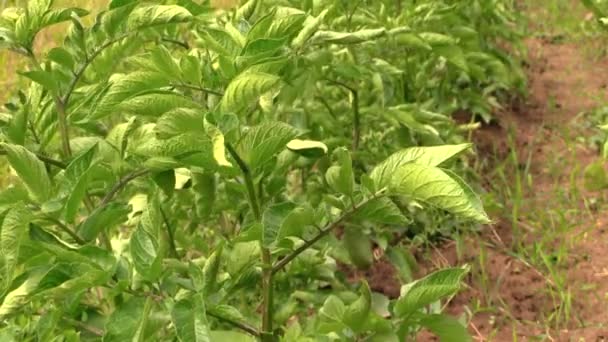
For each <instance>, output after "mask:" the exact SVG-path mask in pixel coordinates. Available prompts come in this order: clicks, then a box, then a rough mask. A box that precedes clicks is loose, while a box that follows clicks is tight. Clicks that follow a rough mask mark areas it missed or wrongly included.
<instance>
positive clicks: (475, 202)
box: [443, 169, 489, 219]
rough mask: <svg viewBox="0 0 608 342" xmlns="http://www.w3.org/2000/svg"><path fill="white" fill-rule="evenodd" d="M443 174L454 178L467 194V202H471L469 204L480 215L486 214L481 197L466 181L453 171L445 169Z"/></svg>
mask: <svg viewBox="0 0 608 342" xmlns="http://www.w3.org/2000/svg"><path fill="white" fill-rule="evenodd" d="M443 172H445V173H446V174H447V175H448V176H450V177H452V179H453V180H455V181H456V182H457V183H458V184H459V185H460V187H461V188H462V190H463V191H464V193H465V196H466V197H467V200H468V201H469V204H470V205H471V206H472V207H473V209H475V210H476V211H477V212H479V213H484V215H485V209H484V208H483V203H482V202H481V198H479V196H478V195H477V194H476V193H475V191H473V189H471V187H470V186H469V185H468V184H467V183H466V182H465V181H464V179H462V178H461V177H460V176H458V175H457V174H456V173H454V172H453V171H451V170H447V169H443ZM488 219H489V218H488Z"/></svg>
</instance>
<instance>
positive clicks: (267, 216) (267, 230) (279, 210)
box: [262, 202, 295, 247]
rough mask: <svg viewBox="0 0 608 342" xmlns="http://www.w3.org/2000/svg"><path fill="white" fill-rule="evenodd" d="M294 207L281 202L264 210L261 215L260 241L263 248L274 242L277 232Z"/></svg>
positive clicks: (288, 203)
mask: <svg viewBox="0 0 608 342" xmlns="http://www.w3.org/2000/svg"><path fill="white" fill-rule="evenodd" d="M294 207H295V206H294V204H293V203H291V202H283V203H278V204H273V205H271V206H269V207H268V208H266V210H265V211H264V214H263V215H262V240H263V244H264V246H265V247H268V246H270V245H271V244H272V243H273V242H275V240H276V239H277V236H278V234H279V230H280V229H281V227H282V226H283V223H284V222H285V219H286V218H287V217H288V216H289V214H290V213H291V212H292V211H293V209H294Z"/></svg>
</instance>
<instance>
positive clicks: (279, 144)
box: [237, 122, 298, 170]
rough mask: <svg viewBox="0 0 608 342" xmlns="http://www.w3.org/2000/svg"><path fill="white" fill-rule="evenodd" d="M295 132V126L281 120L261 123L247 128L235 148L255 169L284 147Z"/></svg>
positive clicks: (294, 135) (295, 134) (293, 136)
mask: <svg viewBox="0 0 608 342" xmlns="http://www.w3.org/2000/svg"><path fill="white" fill-rule="evenodd" d="M297 134H298V133H297V131H296V129H295V128H293V127H292V126H290V125H288V124H285V123H282V122H268V123H263V124H260V125H258V126H254V127H252V128H251V129H249V130H248V131H247V132H246V133H245V134H244V136H243V138H242V139H241V141H240V142H239V145H238V147H237V149H238V151H239V155H240V156H241V158H243V160H244V161H245V162H246V163H247V165H249V167H250V168H251V169H252V170H255V169H257V168H261V167H262V166H264V164H266V163H267V162H268V161H269V160H271V159H272V158H274V157H275V155H276V154H277V153H279V152H281V151H282V150H283V149H285V145H286V144H287V143H288V142H289V141H290V140H292V139H293V138H295V137H296V136H297Z"/></svg>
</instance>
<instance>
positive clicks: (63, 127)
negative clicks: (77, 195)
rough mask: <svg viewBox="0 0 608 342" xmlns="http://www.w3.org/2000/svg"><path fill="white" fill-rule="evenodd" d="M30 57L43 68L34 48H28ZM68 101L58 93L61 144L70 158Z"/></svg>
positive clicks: (57, 107) (37, 66)
mask: <svg viewBox="0 0 608 342" xmlns="http://www.w3.org/2000/svg"><path fill="white" fill-rule="evenodd" d="M27 54H28V57H29V58H30V60H31V61H32V64H33V67H34V68H35V69H37V70H41V71H42V68H41V67H40V63H39V62H38V58H36V55H35V54H34V52H33V51H32V50H28V52H27ZM66 103H67V102H66V101H64V99H63V98H62V97H60V96H58V95H55V108H56V109H57V122H58V123H59V134H60V135H61V146H62V149H63V154H64V157H66V158H69V157H71V156H72V150H71V149H70V136H69V131H68V120H67V115H66V112H65V107H66V106H65V104H66Z"/></svg>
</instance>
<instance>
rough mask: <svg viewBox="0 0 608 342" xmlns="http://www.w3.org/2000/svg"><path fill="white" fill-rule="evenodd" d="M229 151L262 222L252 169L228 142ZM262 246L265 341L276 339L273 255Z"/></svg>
mask: <svg viewBox="0 0 608 342" xmlns="http://www.w3.org/2000/svg"><path fill="white" fill-rule="evenodd" d="M226 149H227V150H228V153H230V155H231V156H232V158H234V160H235V161H236V163H237V165H238V166H239V168H240V169H241V172H242V173H243V178H244V179H245V186H246V187H247V196H248V198H249V206H250V207H251V211H252V212H253V216H254V218H255V220H256V221H257V222H258V223H261V222H262V212H261V210H260V204H259V201H258V196H257V195H256V192H255V186H254V184H253V178H252V176H251V170H249V166H247V164H246V163H245V161H244V160H243V159H241V157H240V156H239V154H238V153H237V151H236V150H235V149H234V147H232V145H230V144H226ZM260 248H261V251H262V252H261V254H262V256H261V259H262V333H261V339H262V341H263V342H266V341H268V342H271V341H274V336H273V333H272V309H273V308H272V307H273V303H272V290H273V289H272V274H273V273H272V256H271V254H270V250H269V249H268V248H266V247H264V243H263V241H260Z"/></svg>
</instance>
